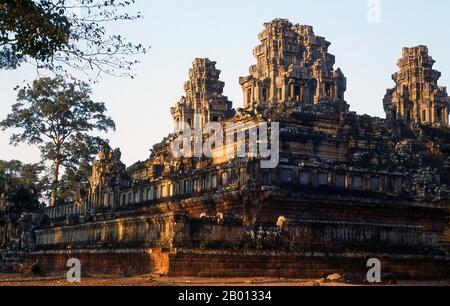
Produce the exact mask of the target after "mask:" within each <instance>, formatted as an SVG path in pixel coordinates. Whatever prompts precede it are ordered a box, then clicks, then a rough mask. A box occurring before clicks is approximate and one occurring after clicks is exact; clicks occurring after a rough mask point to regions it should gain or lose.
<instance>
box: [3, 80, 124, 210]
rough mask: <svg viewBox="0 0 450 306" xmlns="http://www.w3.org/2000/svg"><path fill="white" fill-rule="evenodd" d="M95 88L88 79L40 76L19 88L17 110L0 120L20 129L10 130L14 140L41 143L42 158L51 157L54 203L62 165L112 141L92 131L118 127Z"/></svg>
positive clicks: (77, 162) (68, 165) (78, 161)
mask: <svg viewBox="0 0 450 306" xmlns="http://www.w3.org/2000/svg"><path fill="white" fill-rule="evenodd" d="M91 94H92V91H91V89H90V87H89V85H88V84H86V83H84V82H80V81H77V80H73V81H71V82H66V81H65V80H64V79H63V78H62V77H56V78H41V79H38V80H35V81H34V82H33V84H32V85H31V86H30V85H29V86H28V87H27V88H24V89H21V90H20V91H19V94H18V103H17V104H15V105H13V107H12V113H11V114H9V115H8V117H7V118H6V119H5V120H3V121H2V122H0V128H1V129H2V130H6V129H10V128H12V129H19V130H20V131H21V132H20V133H14V134H13V135H12V136H11V144H12V145H18V144H19V143H27V144H30V145H36V146H38V148H39V149H40V151H41V155H42V159H43V161H44V162H45V161H50V162H51V163H52V168H51V178H52V182H51V201H50V202H51V205H52V206H55V205H56V203H57V199H58V187H59V183H60V174H61V171H60V170H61V168H65V169H67V170H69V171H75V170H74V169H77V168H78V166H79V165H80V164H82V163H83V162H86V161H90V160H92V159H93V158H94V156H95V154H96V153H97V152H98V150H99V148H100V147H101V146H103V145H105V143H107V141H106V140H103V139H102V138H100V137H96V136H92V135H91V134H92V133H93V132H108V131H109V130H115V124H114V121H113V120H112V119H111V118H109V117H107V116H106V115H105V113H106V107H105V104H104V103H98V102H94V101H92V100H91V97H90V96H91Z"/></svg>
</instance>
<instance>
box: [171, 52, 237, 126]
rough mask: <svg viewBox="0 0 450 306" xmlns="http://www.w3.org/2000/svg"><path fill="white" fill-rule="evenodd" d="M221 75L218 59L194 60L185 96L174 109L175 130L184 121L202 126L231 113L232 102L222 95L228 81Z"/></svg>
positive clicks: (185, 86) (172, 110)
mask: <svg viewBox="0 0 450 306" xmlns="http://www.w3.org/2000/svg"><path fill="white" fill-rule="evenodd" d="M219 76H220V70H218V69H216V62H213V61H211V60H209V59H207V58H197V59H195V60H194V62H193V64H192V68H191V69H190V70H189V81H187V82H186V83H185V84H184V91H185V93H186V96H183V97H182V98H181V100H180V101H179V102H177V104H176V105H175V107H173V108H172V109H171V113H172V117H173V119H174V124H175V130H176V131H178V130H179V129H180V128H182V124H183V123H187V124H189V125H190V126H191V127H192V128H194V127H195V126H201V127H203V126H204V124H205V123H208V122H219V121H221V120H223V119H224V118H226V117H228V116H229V115H230V114H231V113H232V107H233V104H232V102H230V101H229V100H228V98H227V97H225V96H224V95H223V88H224V86H225V83H224V82H221V81H220V80H219ZM197 121H198V122H197Z"/></svg>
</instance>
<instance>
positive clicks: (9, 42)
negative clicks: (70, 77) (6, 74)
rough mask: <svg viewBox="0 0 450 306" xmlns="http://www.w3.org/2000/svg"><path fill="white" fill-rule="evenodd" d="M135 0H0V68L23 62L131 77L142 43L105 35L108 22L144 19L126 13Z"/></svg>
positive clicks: (66, 70)
mask: <svg viewBox="0 0 450 306" xmlns="http://www.w3.org/2000/svg"><path fill="white" fill-rule="evenodd" d="M132 4H134V0H108V1H104V0H0V69H15V68H17V67H19V66H20V65H21V64H22V63H24V62H34V63H36V65H37V67H38V68H42V69H49V70H51V71H54V72H57V73H58V74H69V71H70V70H74V69H75V70H81V71H83V72H86V73H87V74H88V75H89V76H90V78H91V77H95V78H97V77H99V76H100V75H101V74H102V73H107V74H110V75H116V76H133V67H134V65H135V64H137V63H138V62H137V61H135V60H134V61H133V60H130V59H128V57H129V56H131V55H136V54H140V53H145V52H146V50H147V48H145V47H144V46H142V45H141V44H134V43H131V42H128V41H127V40H126V39H125V38H124V37H122V36H121V35H117V34H109V33H108V31H107V24H108V23H112V22H118V21H133V20H136V19H140V18H142V16H141V14H140V13H137V14H135V15H131V14H128V13H126V9H127V7H128V6H130V5H132Z"/></svg>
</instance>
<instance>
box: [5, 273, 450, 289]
mask: <svg viewBox="0 0 450 306" xmlns="http://www.w3.org/2000/svg"><path fill="white" fill-rule="evenodd" d="M318 284H320V285H321V286H348V284H343V283H321V282H319V281H318V280H298V279H270V278H254V279H253V278H252V279H250V278H249V279H242V278H240V279H230V278H223V279H222V278H221V279H215V278H192V277H174V278H171V277H159V276H157V275H146V276H141V277H130V278H119V277H106V276H96V277H88V278H83V279H82V281H81V283H80V284H70V283H68V282H67V280H66V279H65V278H64V277H36V276H24V275H0V286H231V287H232V286H314V285H316V286H317V285H318ZM397 285H398V286H450V284H449V282H438V281H437V282H399V283H398V284H397Z"/></svg>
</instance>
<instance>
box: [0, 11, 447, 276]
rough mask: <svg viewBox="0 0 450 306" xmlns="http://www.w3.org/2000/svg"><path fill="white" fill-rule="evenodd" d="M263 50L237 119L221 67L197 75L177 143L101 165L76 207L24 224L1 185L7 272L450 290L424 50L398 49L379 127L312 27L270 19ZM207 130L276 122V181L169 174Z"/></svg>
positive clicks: (227, 166) (115, 153)
mask: <svg viewBox="0 0 450 306" xmlns="http://www.w3.org/2000/svg"><path fill="white" fill-rule="evenodd" d="M259 40H260V45H259V46H257V47H256V48H255V49H254V51H253V54H254V56H255V57H256V64H255V65H253V66H251V67H250V72H249V75H248V76H245V77H241V78H240V79H239V82H240V85H241V86H242V91H243V101H244V108H243V109H234V108H233V104H232V102H231V101H229V100H228V98H227V97H226V96H224V95H223V89H224V85H225V84H224V83H223V82H221V81H220V70H218V69H217V67H216V62H214V61H212V60H209V59H203V58H202V59H195V60H194V62H193V66H192V68H191V69H190V70H189V80H188V81H187V82H186V83H185V85H184V89H185V96H183V97H182V98H181V99H180V100H179V101H178V102H177V103H176V104H175V105H174V107H173V108H172V109H171V110H170V114H171V115H172V117H173V119H174V123H175V131H174V132H173V133H172V134H171V135H169V136H168V137H167V138H165V139H164V140H163V141H162V142H161V143H159V144H157V145H155V146H154V147H153V149H152V151H151V152H152V153H151V156H150V157H149V159H148V160H147V161H145V162H139V163H136V164H135V165H133V166H131V167H129V168H127V167H126V166H125V165H124V164H123V163H122V162H121V152H120V150H119V149H117V150H112V149H110V148H105V149H104V150H102V151H101V152H100V153H99V156H98V159H97V160H96V161H95V163H94V165H93V171H92V172H93V174H92V177H91V179H90V182H89V184H88V185H87V186H86V188H85V189H83V190H81V191H80V199H79V201H78V202H77V203H76V204H73V205H68V206H56V207H47V208H39V207H34V208H30V209H28V210H26V211H20V212H19V211H18V210H17V209H15V207H16V206H17V205H18V202H20V201H21V200H20V199H17V197H15V194H16V193H15V192H16V191H15V190H14V186H10V185H9V184H8V183H7V182H1V183H2V184H1V185H0V194H1V198H0V246H1V250H2V251H0V252H1V253H0V254H1V265H2V267H3V269H6V268H7V267H12V266H14V263H17V262H20V261H33V262H37V263H38V265H39V266H40V267H41V268H42V269H43V270H45V271H49V272H51V271H53V272H55V271H56V272H58V271H66V270H67V268H66V262H67V260H68V259H70V258H78V259H80V261H81V264H82V269H83V271H84V272H86V273H108V274H125V275H133V274H134V275H137V274H146V273H161V274H164V275H171V276H207V277H208V276H211V277H257V276H267V277H302V278H303V277H320V276H321V275H323V274H331V273H346V274H355V275H356V274H364V275H365V273H366V272H367V271H368V268H367V266H366V264H367V261H368V260H369V259H371V258H377V259H379V260H380V261H381V262H382V269H383V273H392V274H394V275H396V276H397V277H399V278H405V279H407V278H424V279H425V278H429V279H431V278H448V277H449V276H450V271H449V270H450V269H449V267H450V265H449V247H450V226H449V211H450V210H449V208H450V125H449V107H450V98H449V96H448V94H447V90H446V88H445V87H440V86H439V85H438V80H439V78H440V76H441V73H440V72H438V71H436V70H434V69H433V65H434V60H433V59H432V57H431V56H430V55H429V53H428V49H427V47H425V46H417V47H413V48H405V49H403V55H402V58H401V59H400V60H399V61H398V68H399V70H398V72H397V73H395V74H394V75H393V80H394V82H395V83H393V88H392V89H389V90H387V93H386V96H385V98H384V100H383V101H380V104H381V103H383V105H384V109H385V111H386V119H380V118H374V117H370V116H367V115H364V116H361V115H358V114H356V113H354V112H351V111H350V107H349V105H348V104H347V102H346V101H345V96H344V94H345V91H346V86H347V84H346V78H345V76H344V73H343V72H342V71H341V70H340V69H335V68H334V64H335V57H334V56H333V55H331V54H330V53H328V48H329V46H330V42H328V41H327V40H326V39H325V38H323V37H320V36H317V35H316V34H315V33H314V31H313V28H312V27H310V26H304V25H298V24H297V25H294V24H292V23H290V22H289V21H288V20H284V19H276V20H274V21H272V22H270V23H267V24H265V25H264V30H263V31H262V32H261V33H260V34H259ZM168 115H169V114H168ZM208 122H219V123H223V124H225V123H226V122H235V123H236V122H242V123H248V122H253V123H258V122H278V123H279V129H280V133H279V134H280V135H279V138H280V139H279V162H278V164H277V166H276V167H275V168H263V167H261V159H262V158H263V157H260V156H252V157H248V158H241V157H235V158H224V157H221V158H206V157H204V158H198V157H181V158H179V157H178V158H175V157H174V156H173V154H172V151H171V149H170V147H171V144H172V143H173V141H174V140H175V139H176V137H177V136H178V135H179V133H180V132H179V129H178V128H177V127H180V126H181V125H182V124H183V123H188V124H190V125H200V126H203V125H205V124H207V123H208ZM237 142H238V140H234V141H232V142H231V143H230V142H227V144H226V145H227V146H228V147H235V146H237V145H239V144H238V143H237Z"/></svg>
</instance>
